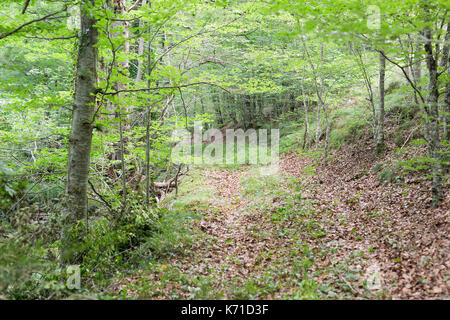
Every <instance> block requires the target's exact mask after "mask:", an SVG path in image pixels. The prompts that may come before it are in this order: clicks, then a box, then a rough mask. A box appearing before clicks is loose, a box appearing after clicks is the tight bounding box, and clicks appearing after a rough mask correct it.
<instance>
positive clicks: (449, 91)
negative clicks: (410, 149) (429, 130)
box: [442, 22, 450, 140]
mask: <svg viewBox="0 0 450 320" xmlns="http://www.w3.org/2000/svg"><path fill="white" fill-rule="evenodd" d="M445 42H446V44H445V46H444V49H443V57H442V65H443V67H444V68H447V77H448V79H447V82H446V84H445V101H444V106H443V108H442V109H443V111H444V114H443V115H442V122H443V127H444V135H443V138H444V139H445V140H450V132H449V131H448V123H449V121H450V80H449V79H450V43H449V42H450V22H449V23H447V33H446V35H445Z"/></svg>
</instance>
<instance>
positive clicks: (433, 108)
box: [424, 29, 442, 207]
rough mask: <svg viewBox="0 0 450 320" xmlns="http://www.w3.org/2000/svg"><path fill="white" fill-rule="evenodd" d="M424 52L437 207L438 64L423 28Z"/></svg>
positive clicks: (439, 195)
mask: <svg viewBox="0 0 450 320" xmlns="http://www.w3.org/2000/svg"><path fill="white" fill-rule="evenodd" d="M424 35H425V52H426V59H427V67H428V77H429V82H428V92H429V95H428V99H427V109H428V118H429V129H430V138H429V142H428V152H429V156H430V158H431V159H432V164H431V174H432V177H433V182H432V187H431V193H432V196H433V201H432V205H433V207H438V206H439V202H440V201H441V200H442V171H441V159H440V137H439V105H438V97H439V93H438V89H439V88H438V64H437V61H436V59H435V57H434V54H433V45H432V35H431V30H430V29H426V30H425V33H424Z"/></svg>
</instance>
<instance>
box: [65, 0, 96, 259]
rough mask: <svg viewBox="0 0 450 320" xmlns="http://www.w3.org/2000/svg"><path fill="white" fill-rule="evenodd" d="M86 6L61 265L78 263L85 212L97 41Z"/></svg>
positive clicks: (83, 4) (87, 1) (87, 0)
mask: <svg viewBox="0 0 450 320" xmlns="http://www.w3.org/2000/svg"><path fill="white" fill-rule="evenodd" d="M88 4H90V5H92V6H94V5H95V1H94V0H84V1H82V2H81V30H80V37H79V48H78V58H77V71H76V79H75V94H74V106H73V111H72V125H71V132H70V138H69V156H68V164H67V185H66V207H65V210H64V214H63V228H62V234H61V245H62V247H61V262H62V263H63V264H70V263H77V262H79V261H80V258H81V257H80V255H79V254H78V252H77V251H78V250H77V245H78V243H79V239H80V234H79V233H78V232H79V231H77V230H76V228H74V226H75V224H76V223H77V221H79V220H81V219H82V218H83V217H87V212H88V210H87V209H88V198H87V188H88V176H89V166H90V154H91V143H92V128H93V126H92V123H93V117H94V112H95V100H96V97H95V93H96V80H97V48H96V47H95V45H96V44H97V42H98V31H97V29H96V28H95V26H94V25H95V23H96V19H95V18H94V17H92V16H91V15H90V13H89V9H88Z"/></svg>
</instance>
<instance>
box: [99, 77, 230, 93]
mask: <svg viewBox="0 0 450 320" xmlns="http://www.w3.org/2000/svg"><path fill="white" fill-rule="evenodd" d="M200 84H206V85H210V86H215V87H218V88H220V89H222V90H223V91H225V92H227V93H230V91H228V90H227V89H225V88H223V87H221V86H220V85H218V84H215V83H211V82H205V81H199V82H193V83H187V84H181V85H179V86H166V87H164V86H163V87H152V88H142V89H123V90H117V91H114V92H104V91H103V90H101V89H98V90H97V93H101V94H102V95H104V96H115V95H116V94H119V93H122V92H145V91H156V90H163V89H180V88H186V87H192V86H197V85H200Z"/></svg>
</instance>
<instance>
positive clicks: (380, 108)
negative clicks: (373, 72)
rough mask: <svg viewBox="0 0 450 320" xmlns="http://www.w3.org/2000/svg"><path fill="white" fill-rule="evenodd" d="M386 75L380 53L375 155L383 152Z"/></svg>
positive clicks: (382, 56) (382, 57)
mask: <svg viewBox="0 0 450 320" xmlns="http://www.w3.org/2000/svg"><path fill="white" fill-rule="evenodd" d="M385 75H386V59H385V57H384V55H383V54H382V53H380V82H379V90H380V104H379V106H378V123H377V124H378V128H377V147H376V149H377V154H380V153H382V152H383V150H384V82H385Z"/></svg>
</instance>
